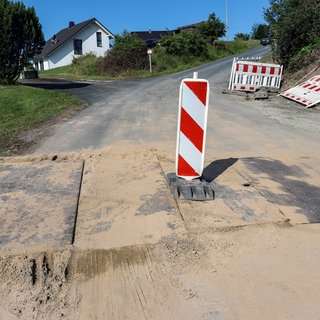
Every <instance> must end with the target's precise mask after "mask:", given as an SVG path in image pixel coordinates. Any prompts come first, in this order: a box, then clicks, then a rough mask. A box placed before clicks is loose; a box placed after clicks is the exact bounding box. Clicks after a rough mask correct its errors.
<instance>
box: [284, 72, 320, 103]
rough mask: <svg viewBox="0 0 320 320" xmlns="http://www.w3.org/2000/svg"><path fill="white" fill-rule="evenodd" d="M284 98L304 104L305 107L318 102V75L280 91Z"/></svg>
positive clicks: (319, 81)
mask: <svg viewBox="0 0 320 320" xmlns="http://www.w3.org/2000/svg"><path fill="white" fill-rule="evenodd" d="M280 95H282V96H283V97H285V98H288V99H291V100H294V101H296V102H299V103H301V104H303V105H305V106H306V107H307V108H310V107H313V106H315V105H316V104H318V103H320V75H317V76H314V77H312V78H311V79H309V80H307V81H305V82H303V83H301V84H299V85H298V86H295V87H293V88H291V89H289V90H287V91H284V92H282V93H280Z"/></svg>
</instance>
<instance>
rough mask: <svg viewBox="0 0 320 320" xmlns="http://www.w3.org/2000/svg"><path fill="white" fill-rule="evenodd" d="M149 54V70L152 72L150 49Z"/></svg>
mask: <svg viewBox="0 0 320 320" xmlns="http://www.w3.org/2000/svg"><path fill="white" fill-rule="evenodd" d="M147 54H148V56H149V69H150V72H152V49H148V50H147Z"/></svg>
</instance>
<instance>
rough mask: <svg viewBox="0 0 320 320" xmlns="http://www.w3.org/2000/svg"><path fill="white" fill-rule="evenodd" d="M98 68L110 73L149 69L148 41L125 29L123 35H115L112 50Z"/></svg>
mask: <svg viewBox="0 0 320 320" xmlns="http://www.w3.org/2000/svg"><path fill="white" fill-rule="evenodd" d="M98 69H99V70H100V71H101V72H102V73H108V74H110V75H116V74H119V73H121V72H128V71H130V70H146V69H148V59H147V45H146V43H145V42H144V41H143V40H142V39H140V38H139V37H138V36H137V35H135V34H131V33H129V32H128V31H126V30H125V31H124V32H123V33H122V35H116V36H115V42H114V46H113V48H112V50H111V51H109V52H108V53H107V54H106V56H105V57H104V58H103V59H101V60H100V61H99V65H98Z"/></svg>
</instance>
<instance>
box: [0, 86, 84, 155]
mask: <svg viewBox="0 0 320 320" xmlns="http://www.w3.org/2000/svg"><path fill="white" fill-rule="evenodd" d="M79 105H81V102H80V101H79V100H78V99H77V98H76V97H74V96H72V95H69V94H65V93H60V92H55V91H49V90H44V89H39V88H31V87H25V86H19V85H17V86H0V155H6V153H7V150H9V149H11V148H13V147H14V145H15V144H16V143H17V136H18V135H19V133H21V132H23V131H24V130H26V129H30V128H34V127H35V126H37V125H39V124H40V123H42V122H43V121H46V120H47V119H50V118H52V117H55V116H57V115H58V114H59V113H61V112H62V111H63V110H65V109H68V108H74V109H75V108H79Z"/></svg>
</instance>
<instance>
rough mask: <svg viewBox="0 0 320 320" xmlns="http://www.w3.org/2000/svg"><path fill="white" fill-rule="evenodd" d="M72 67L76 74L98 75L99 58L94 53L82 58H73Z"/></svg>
mask: <svg viewBox="0 0 320 320" xmlns="http://www.w3.org/2000/svg"><path fill="white" fill-rule="evenodd" d="M72 67H73V69H74V72H75V73H76V74H81V75H85V76H92V75H96V74H97V72H98V58H97V56H96V55H95V54H94V53H93V52H90V53H87V54H85V55H83V56H81V57H77V58H73V61H72Z"/></svg>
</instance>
